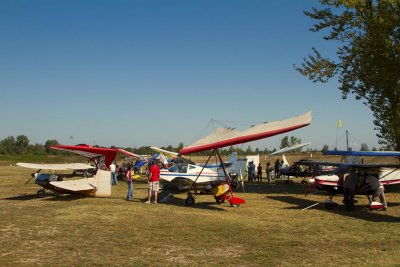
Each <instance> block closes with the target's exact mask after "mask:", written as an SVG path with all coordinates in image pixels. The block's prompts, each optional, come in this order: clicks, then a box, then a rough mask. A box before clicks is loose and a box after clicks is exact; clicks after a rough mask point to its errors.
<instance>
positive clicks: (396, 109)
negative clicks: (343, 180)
mask: <svg viewBox="0 0 400 267" xmlns="http://www.w3.org/2000/svg"><path fill="white" fill-rule="evenodd" d="M320 3H321V4H322V5H323V6H324V7H323V8H322V9H317V8H313V9H312V11H305V12H304V13H305V15H306V16H308V17H310V18H312V19H314V20H316V21H317V22H316V24H314V25H313V27H312V28H311V29H310V30H311V31H313V32H319V31H324V32H328V34H327V35H325V36H324V39H325V40H329V41H336V42H337V43H340V44H342V45H341V46H338V48H337V51H336V55H337V59H335V60H333V59H329V58H327V57H323V56H322V55H321V54H320V53H319V51H318V50H317V49H316V48H312V50H313V53H312V54H310V55H309V56H308V58H304V61H303V63H302V64H301V67H298V66H295V68H296V69H297V70H298V71H299V72H300V73H301V74H302V75H304V76H307V77H308V78H309V79H310V80H312V81H313V82H327V81H328V80H329V79H330V78H332V77H335V76H338V81H339V83H340V86H339V89H340V90H341V92H342V98H343V99H345V98H347V96H348V94H354V95H355V98H356V99H358V100H362V101H363V104H365V105H367V106H368V107H369V108H370V109H371V110H372V112H373V115H374V117H375V120H374V121H373V123H374V125H375V130H377V131H378V133H377V136H378V138H379V143H380V144H382V145H384V146H385V147H386V148H388V149H395V150H400V71H399V70H400V29H399V25H400V16H399V14H400V2H399V0H378V1H373V0H359V1H354V0H320Z"/></svg>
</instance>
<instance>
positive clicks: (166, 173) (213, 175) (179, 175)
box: [160, 152, 247, 190]
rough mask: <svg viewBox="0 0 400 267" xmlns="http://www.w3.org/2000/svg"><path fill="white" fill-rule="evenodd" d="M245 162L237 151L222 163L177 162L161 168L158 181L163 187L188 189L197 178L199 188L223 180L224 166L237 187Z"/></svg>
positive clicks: (241, 179) (197, 187) (207, 186)
mask: <svg viewBox="0 0 400 267" xmlns="http://www.w3.org/2000/svg"><path fill="white" fill-rule="evenodd" d="M246 162H247V159H246V158H238V157H237V153H236V152H234V153H232V154H231V156H230V157H229V160H228V161H227V162H223V164H216V165H211V164H208V165H205V164H194V163H193V164H191V163H189V164H188V163H177V164H175V165H173V166H172V167H170V168H168V169H161V172H160V181H161V182H162V184H163V186H164V187H173V188H177V189H178V190H188V189H190V188H191V187H192V184H193V182H194V181H195V180H196V179H197V181H196V189H199V190H200V189H204V188H209V187H210V184H211V183H215V182H217V183H218V182H221V181H224V180H225V174H224V170H223V168H225V169H226V170H227V171H228V173H229V175H230V176H231V178H232V179H234V181H233V183H234V186H233V187H237V186H238V185H239V183H240V182H242V181H243V178H240V177H242V175H243V173H244V172H245V167H246ZM222 165H223V166H222ZM200 173H201V174H200ZM199 174H200V176H199ZM198 176H199V177H198Z"/></svg>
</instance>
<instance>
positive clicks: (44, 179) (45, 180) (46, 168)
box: [17, 162, 111, 198]
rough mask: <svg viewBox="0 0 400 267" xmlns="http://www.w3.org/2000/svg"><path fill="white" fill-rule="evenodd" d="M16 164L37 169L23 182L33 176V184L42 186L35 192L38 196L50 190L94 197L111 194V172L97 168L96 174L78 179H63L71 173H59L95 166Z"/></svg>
mask: <svg viewBox="0 0 400 267" xmlns="http://www.w3.org/2000/svg"><path fill="white" fill-rule="evenodd" d="M17 165H18V166H20V167H24V168H30V169H37V170H38V171H36V172H35V173H33V174H32V177H31V178H30V179H29V180H28V181H27V182H26V183H25V184H27V183H28V182H29V181H30V180H31V179H32V178H35V184H37V185H39V186H41V187H42V189H39V190H38V191H37V193H36V196H37V197H38V198H43V197H45V196H46V194H47V193H46V191H50V192H51V193H52V194H53V195H57V194H76V195H88V196H94V197H109V196H111V173H110V172H109V171H105V170H100V169H98V170H97V172H96V174H95V175H94V176H93V177H90V178H83V179H78V180H64V178H66V177H69V178H70V177H72V176H73V175H72V174H65V173H63V174H61V173H60V172H63V171H64V172H65V171H75V170H88V169H94V168H95V167H94V166H92V165H88V164H82V163H70V164H35V163H22V162H19V163H17Z"/></svg>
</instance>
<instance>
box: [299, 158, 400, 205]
mask: <svg viewBox="0 0 400 267" xmlns="http://www.w3.org/2000/svg"><path fill="white" fill-rule="evenodd" d="M324 154H325V155H341V156H345V157H348V156H352V157H361V156H365V157H368V156H374V157H400V152H398V151H339V150H336V151H326V152H325V153H324ZM308 164H310V165H311V164H313V165H325V166H337V167H338V168H337V170H336V172H335V173H333V174H330V175H319V176H315V177H313V178H312V179H310V180H309V183H310V187H309V188H308V190H307V193H306V195H307V194H308V193H309V192H310V191H311V189H312V188H313V187H316V188H317V189H319V190H322V191H326V192H327V193H328V196H329V198H328V199H327V200H326V201H324V202H323V204H324V206H325V207H326V208H327V209H333V208H334V207H335V206H337V205H338V203H336V202H335V201H333V196H334V195H336V194H343V193H344V184H345V183H346V179H347V177H349V173H350V172H351V171H353V172H355V173H356V174H357V175H358V176H359V177H360V182H358V183H357V184H356V185H354V188H352V191H353V192H352V194H353V195H355V194H357V195H367V197H368V199H369V201H370V203H369V205H368V207H369V209H370V210H381V209H386V208H387V203H386V198H385V194H384V191H385V189H386V188H387V187H390V188H391V189H396V187H397V189H398V187H399V185H400V164H362V163H353V162H350V163H349V162H317V161H309V162H308ZM377 197H379V199H380V202H379V201H377V200H376V199H375V198H377ZM345 202H346V203H345V204H346V209H348V210H352V209H354V198H350V199H347V201H345Z"/></svg>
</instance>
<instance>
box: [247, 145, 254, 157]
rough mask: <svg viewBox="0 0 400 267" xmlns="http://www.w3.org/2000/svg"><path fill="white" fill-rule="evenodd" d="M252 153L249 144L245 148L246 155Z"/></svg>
mask: <svg viewBox="0 0 400 267" xmlns="http://www.w3.org/2000/svg"><path fill="white" fill-rule="evenodd" d="M252 154H253V149H251V146H248V147H247V149H246V155H252Z"/></svg>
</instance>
